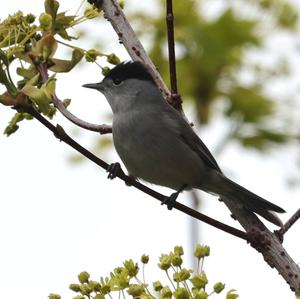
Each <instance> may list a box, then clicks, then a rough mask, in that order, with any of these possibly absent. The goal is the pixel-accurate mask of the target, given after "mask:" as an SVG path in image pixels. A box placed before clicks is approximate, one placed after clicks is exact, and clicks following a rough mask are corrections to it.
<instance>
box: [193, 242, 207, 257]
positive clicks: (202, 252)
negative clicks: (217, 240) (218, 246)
mask: <svg viewBox="0 0 300 299" xmlns="http://www.w3.org/2000/svg"><path fill="white" fill-rule="evenodd" d="M209 254H210V247H209V246H204V245H200V244H197V245H196V248H195V251H194V256H195V257H196V258H198V259H201V258H204V257H206V256H209Z"/></svg>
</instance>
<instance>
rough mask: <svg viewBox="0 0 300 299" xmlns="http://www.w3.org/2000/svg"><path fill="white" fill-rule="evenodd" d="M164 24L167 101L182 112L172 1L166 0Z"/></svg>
mask: <svg viewBox="0 0 300 299" xmlns="http://www.w3.org/2000/svg"><path fill="white" fill-rule="evenodd" d="M166 22H167V33H168V51H169V70H170V83H171V95H170V96H169V97H167V101H168V102H169V103H170V104H171V105H172V106H174V107H175V108H176V109H177V110H179V111H182V100H181V96H180V94H179V93H178V88H177V73H176V55H175V38H174V13H173V0H167V12H166Z"/></svg>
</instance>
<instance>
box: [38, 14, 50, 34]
mask: <svg viewBox="0 0 300 299" xmlns="http://www.w3.org/2000/svg"><path fill="white" fill-rule="evenodd" d="M39 21H40V27H41V28H42V30H44V31H49V30H50V29H51V27H52V16H51V15H49V14H47V13H45V12H43V13H41V15H40V18H39Z"/></svg>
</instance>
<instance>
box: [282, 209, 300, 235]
mask: <svg viewBox="0 0 300 299" xmlns="http://www.w3.org/2000/svg"><path fill="white" fill-rule="evenodd" d="M299 218H300V209H298V210H297V211H296V212H295V214H294V215H293V216H292V217H291V218H290V219H289V220H288V221H287V222H286V223H285V224H284V225H283V227H282V228H281V229H280V230H278V233H279V234H280V235H282V236H283V235H284V234H285V233H286V232H287V231H288V230H289V229H290V228H291V227H292V226H293V225H294V224H295V223H296V222H297V220H298V219H299Z"/></svg>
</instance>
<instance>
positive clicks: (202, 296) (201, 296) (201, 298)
mask: <svg viewBox="0 0 300 299" xmlns="http://www.w3.org/2000/svg"><path fill="white" fill-rule="evenodd" d="M207 298H208V294H207V293H206V292H205V291H202V290H201V291H199V292H197V293H196V294H195V295H194V299H207Z"/></svg>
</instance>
